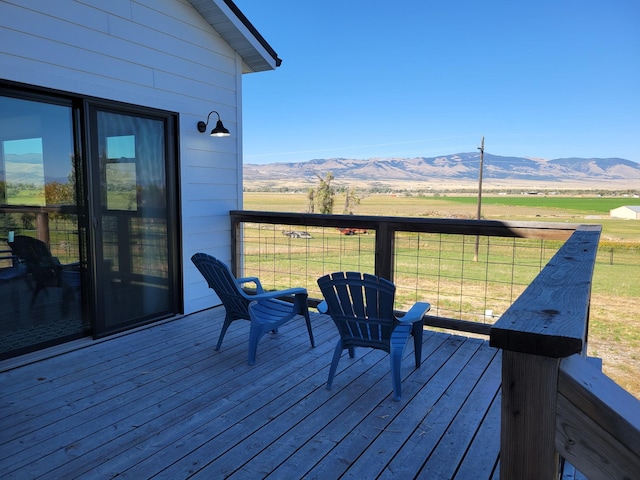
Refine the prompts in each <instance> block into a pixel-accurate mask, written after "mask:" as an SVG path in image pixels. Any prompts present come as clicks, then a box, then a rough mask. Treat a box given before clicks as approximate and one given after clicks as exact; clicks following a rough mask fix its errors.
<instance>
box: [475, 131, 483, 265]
mask: <svg viewBox="0 0 640 480" xmlns="http://www.w3.org/2000/svg"><path fill="white" fill-rule="evenodd" d="M478 150H480V173H479V175H478V178H479V180H478V211H477V213H476V219H477V220H480V217H481V216H482V170H483V167H484V135H483V136H482V143H481V144H480V146H479V147H478ZM479 248H480V236H479V235H476V249H475V252H474V254H473V261H474V262H477V261H478V250H479Z"/></svg>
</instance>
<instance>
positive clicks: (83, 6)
mask: <svg viewBox="0 0 640 480" xmlns="http://www.w3.org/2000/svg"><path fill="white" fill-rule="evenodd" d="M241 71H242V60H241V59H240V57H239V55H238V54H237V53H236V52H235V51H234V50H233V49H232V48H231V47H230V46H229V45H228V44H227V43H226V42H225V41H224V40H223V39H222V37H221V36H220V35H219V33H218V32H216V31H215V30H214V29H213V28H212V27H211V25H209V23H208V22H207V21H206V20H205V19H204V18H202V17H201V16H200V14H199V13H198V12H196V11H195V9H194V8H193V7H192V6H191V4H190V3H189V2H188V1H186V0H109V1H106V0H77V1H76V0H56V1H45V0H6V1H1V2H0V77H2V78H4V79H7V80H13V81H17V82H21V83H26V84H32V85H37V86H43V87H48V88H53V89H57V90H62V91H68V92H71V93H76V94H83V95H89V96H94V97H99V98H106V99H110V100H116V101H122V102H127V103H132V104H136V105H142V106H149V107H153V108H159V109H163V110H168V111H172V112H177V113H178V114H179V131H180V141H179V149H180V165H181V168H180V170H181V171H180V177H181V185H180V189H181V192H182V197H183V198H182V220H183V224H182V238H183V261H184V266H185V268H184V272H185V279H184V284H185V295H184V297H185V310H186V311H187V312H191V311H195V310H198V309H201V308H204V306H207V305H204V306H203V302H204V303H206V302H209V304H211V303H212V302H215V301H217V299H215V296H213V295H212V294H211V293H209V292H206V293H205V292H199V293H198V294H197V295H196V296H195V297H193V296H192V295H191V294H189V293H188V291H189V288H190V286H193V285H195V284H197V285H200V283H201V276H200V274H199V273H198V272H197V270H195V269H194V268H191V261H190V258H191V255H192V254H193V253H194V252H196V251H206V252H208V253H211V254H213V255H216V256H220V257H221V258H223V259H225V260H226V261H228V258H229V256H230V232H229V221H228V211H229V210H232V209H236V208H239V207H240V206H241V205H242V198H241V195H242V186H241V184H240V182H241V171H240V168H241V163H240V160H239V158H240V149H241V144H242V138H241V125H242V124H241V112H240V107H241V100H240V97H241V92H240V90H241V79H240V75H241ZM211 110H216V111H218V112H219V113H220V116H221V118H222V121H223V122H224V124H225V126H226V127H227V128H228V129H229V130H230V131H231V132H232V136H231V137H229V138H222V139H220V138H211V137H209V136H208V135H206V134H201V133H199V132H198V131H197V129H196V123H197V122H198V121H200V120H206V116H207V114H208V113H209V112H210V111H211ZM212 117H213V118H212V120H211V121H212V122H214V123H213V124H214V125H215V120H216V119H217V118H215V115H212ZM210 126H211V127H212V126H213V125H211V124H210ZM203 295H204V297H203ZM194 298H197V300H193V301H192V299H194ZM203 298H205V300H203Z"/></svg>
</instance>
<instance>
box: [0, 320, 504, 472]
mask: <svg viewBox="0 0 640 480" xmlns="http://www.w3.org/2000/svg"><path fill="white" fill-rule="evenodd" d="M223 315H224V310H223V309H221V308H216V309H211V310H207V311H205V312H200V313H198V314H194V315H189V316H187V317H184V318H181V319H178V320H176V321H173V322H167V323H164V324H162V325H158V326H155V327H151V328H148V329H144V330H140V331H138V332H135V333H132V334H129V335H123V336H121V337H118V338H115V339H112V340H109V341H103V342H100V343H96V344H95V345H90V346H88V347H85V348H82V349H80V350H76V351H72V352H69V353H64V354H61V355H58V356H55V357H53V358H49V359H46V360H42V361H38V362H35V363H32V364H29V365H25V366H22V367H18V368H13V369H11V370H9V371H4V372H2V373H1V374H0V430H1V431H2V437H1V439H0V476H2V478H3V479H11V478H16V479H23V478H38V477H42V478H87V479H88V478H91V479H97V478H112V477H114V476H118V477H123V478H135V479H139V478H151V477H153V478H167V479H172V480H175V479H180V478H189V477H193V478H223V477H230V478H239V479H240V478H263V477H268V478H274V479H276V478H338V477H340V476H342V477H343V478H356V477H357V478H376V477H379V478H398V477H402V478H413V477H422V478H435V477H437V476H442V477H446V478H454V477H457V478H470V477H469V476H468V475H469V473H470V472H473V478H487V479H488V478H492V476H493V475H494V473H495V468H496V464H497V454H498V441H499V402H500V397H499V387H500V368H499V367H500V356H499V355H497V351H496V350H495V349H492V348H490V347H489V346H488V343H487V342H486V341H484V340H482V339H477V338H467V337H464V336H456V335H450V334H447V333H443V332H435V331H430V330H427V331H425V338H424V342H423V363H422V366H421V367H420V368H419V369H414V368H413V358H412V357H413V349H412V345H411V342H409V343H410V345H409V346H408V347H407V351H406V353H405V355H406V357H405V360H404V362H403V367H402V375H403V383H402V397H403V398H402V401H400V402H394V401H393V400H392V388H391V378H390V373H389V358H388V356H387V355H385V354H384V353H383V352H378V351H372V350H367V349H357V350H356V358H355V359H350V358H348V356H347V355H346V354H345V355H344V356H343V358H342V359H341V361H340V363H339V366H338V371H337V373H336V376H335V380H334V384H333V388H332V390H330V391H328V390H326V388H325V383H326V379H327V374H328V368H329V364H330V362H331V357H332V353H333V350H334V347H335V342H336V341H337V332H336V329H335V327H334V326H333V324H332V322H331V321H330V319H329V318H328V317H326V316H323V315H319V314H312V323H313V329H314V330H313V331H314V336H315V338H316V348H313V349H312V348H310V345H309V339H308V335H307V332H306V328H305V327H304V323H303V322H302V321H294V322H290V323H288V324H287V325H285V326H283V327H281V328H280V331H279V332H278V333H277V334H268V335H266V336H265V337H264V338H263V339H262V340H261V342H260V344H259V346H258V358H257V363H256V365H254V366H248V365H247V342H248V330H249V324H248V322H235V323H234V324H233V325H232V326H231V328H230V329H229V331H228V333H227V336H226V337H225V341H224V343H223V345H222V349H221V350H220V351H219V352H215V351H214V350H213V347H214V346H215V342H216V340H217V336H218V334H219V331H220V326H221V323H222V317H223ZM0 367H1V364H0ZM480 473H481V474H482V476H478V475H479V474H480Z"/></svg>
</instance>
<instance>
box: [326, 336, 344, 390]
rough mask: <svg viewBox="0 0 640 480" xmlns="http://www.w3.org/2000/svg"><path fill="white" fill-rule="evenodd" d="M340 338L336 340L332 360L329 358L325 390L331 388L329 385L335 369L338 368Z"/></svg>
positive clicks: (340, 351)
mask: <svg viewBox="0 0 640 480" xmlns="http://www.w3.org/2000/svg"><path fill="white" fill-rule="evenodd" d="M342 350H343V348H342V340H338V344H337V345H336V349H335V351H334V352H333V360H331V368H329V378H328V379H327V390H331V385H333V376H334V375H335V374H336V370H337V369H338V362H339V361H340V357H341V356H342Z"/></svg>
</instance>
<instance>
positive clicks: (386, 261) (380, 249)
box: [375, 222, 395, 282]
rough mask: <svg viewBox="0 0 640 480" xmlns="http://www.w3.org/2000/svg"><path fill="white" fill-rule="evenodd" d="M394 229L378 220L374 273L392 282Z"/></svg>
mask: <svg viewBox="0 0 640 480" xmlns="http://www.w3.org/2000/svg"><path fill="white" fill-rule="evenodd" d="M394 242H395V230H394V229H393V228H391V226H390V225H389V223H387V222H380V223H378V227H377V228H376V260H375V262H376V263H375V270H376V272H375V273H376V275H378V276H379V277H382V278H386V279H387V280H389V281H391V282H393V281H394V278H393V274H394V272H393V253H394V251H395V249H394Z"/></svg>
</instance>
